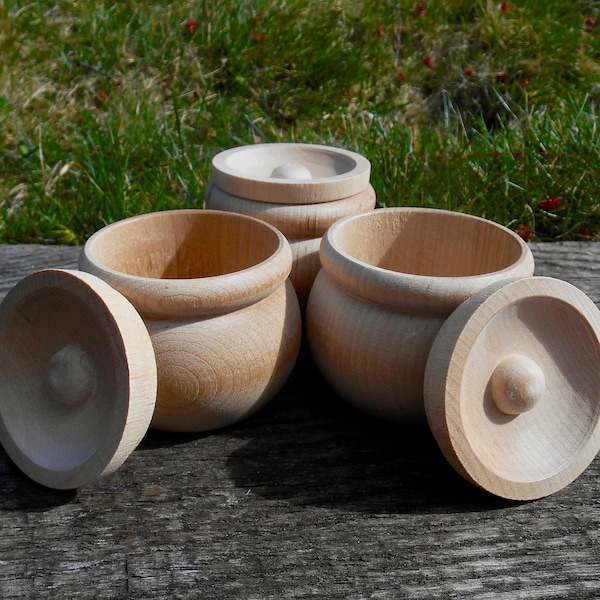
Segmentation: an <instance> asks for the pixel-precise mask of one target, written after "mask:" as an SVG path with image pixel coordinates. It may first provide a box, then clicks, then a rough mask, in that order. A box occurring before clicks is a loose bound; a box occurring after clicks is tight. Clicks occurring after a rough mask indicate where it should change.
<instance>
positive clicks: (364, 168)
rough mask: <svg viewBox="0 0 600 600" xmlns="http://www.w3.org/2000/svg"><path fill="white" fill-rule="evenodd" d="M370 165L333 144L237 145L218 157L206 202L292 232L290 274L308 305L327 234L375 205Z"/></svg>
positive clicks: (216, 157)
mask: <svg viewBox="0 0 600 600" xmlns="http://www.w3.org/2000/svg"><path fill="white" fill-rule="evenodd" d="M370 168H371V166H370V163H369V161H368V160H367V159H366V158H365V157H363V156H361V155H359V154H356V153H355V152H351V151H348V150H343V149H339V148H332V147H328V146H319V145H313V144H285V143H282V144H257V145H251V146H242V147H238V148H232V149H229V150H225V151H224V152H221V153H219V154H217V155H216V156H215V157H214V158H213V163H212V179H211V180H210V182H209V183H208V185H207V187H206V191H205V205H206V207H207V208H209V209H215V210H224V211H229V212H236V213H241V214H246V215H250V216H253V217H256V218H258V219H261V220H263V221H265V222H267V223H270V224H271V225H273V226H274V227H277V228H278V229H279V230H280V231H281V232H282V233H283V234H284V235H285V236H286V238H287V239H288V241H289V243H290V245H291V248H292V256H293V266H292V271H291V273H290V279H291V281H292V283H293V284H294V288H295V290H296V293H297V295H298V299H299V302H300V306H301V308H302V309H304V307H305V305H306V300H307V299H308V294H309V293H310V288H311V286H312V283H313V281H314V278H315V276H316V274H317V272H318V271H319V269H320V268H321V264H320V262H319V245H320V243H321V236H322V235H323V233H324V232H325V231H326V230H327V228H328V227H329V226H330V225H331V224H332V223H334V222H335V221H337V220H338V219H341V218H343V217H345V216H348V215H351V214H357V213H361V212H365V211H367V210H372V209H373V208H374V207H375V204H376V194H375V190H374V189H373V187H372V186H371V185H370V183H369V176H370Z"/></svg>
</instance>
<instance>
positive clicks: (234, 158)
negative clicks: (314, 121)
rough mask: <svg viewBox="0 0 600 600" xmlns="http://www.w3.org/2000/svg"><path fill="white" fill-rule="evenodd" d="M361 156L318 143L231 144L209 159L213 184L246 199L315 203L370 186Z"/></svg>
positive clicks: (348, 194)
mask: <svg viewBox="0 0 600 600" xmlns="http://www.w3.org/2000/svg"><path fill="white" fill-rule="evenodd" d="M370 173H371V163H370V162H369V161H368V160H367V159H366V158H365V157H364V156H362V155H360V154H357V153H356V152H352V151H350V150H345V149H342V148H334V147H330V146H320V145H317V144H294V143H268V144H252V145H248V146H240V147H237V148H230V149H229V150H224V151H223V152H220V153H219V154H217V155H216V156H215V157H214V158H213V160H212V177H213V182H214V184H215V185H216V186H217V187H218V188H219V189H221V190H223V191H224V192H227V193H229V194H233V195H234V196H238V197H240V198H245V199H247V200H258V201H261V202H274V203H278V204H316V203H319V202H330V201H332V200H341V199H342V198H348V197H350V196H354V195H355V194H358V193H359V192H362V191H363V190H364V189H365V188H366V187H367V185H368V184H369V177H370Z"/></svg>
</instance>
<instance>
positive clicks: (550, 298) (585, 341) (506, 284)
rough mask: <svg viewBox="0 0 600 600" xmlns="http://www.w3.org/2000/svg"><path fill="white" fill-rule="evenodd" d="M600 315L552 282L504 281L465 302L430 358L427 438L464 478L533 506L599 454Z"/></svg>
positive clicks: (568, 286)
mask: <svg viewBox="0 0 600 600" xmlns="http://www.w3.org/2000/svg"><path fill="white" fill-rule="evenodd" d="M598 390H600V311H599V310H598V309H597V307H596V306H595V305H594V303H593V302H592V301H591V300H590V299H589V298H588V297H587V296H586V295H585V294H584V293H583V292H581V291H580V290H578V289H577V288H576V287H574V286H572V285H571V284H569V283H566V282H564V281H560V280H557V279H552V278H548V277H529V278H523V279H517V280H508V281H500V282H498V283H495V284H492V285H490V286H489V287H487V288H485V289H484V290H482V291H481V292H479V293H478V294H476V295H475V296H472V297H471V298H470V299H468V300H467V301H465V302H464V303H463V304H461V305H460V306H459V307H458V308H457V309H456V310H455V311H454V312H453V313H452V315H451V316H450V317H449V318H448V319H447V320H446V322H445V323H444V325H443V326H442V328H441V330H440V332H439V334H438V336H437V338H436V340H435V342H434V344H433V346H432V348H431V351H430V354H429V359H428V362H427V368H426V372H425V386H424V399H425V409H426V413H427V418H428V420H429V424H430V427H431V430H432V432H433V434H434V436H435V438H436V440H437V442H438V444H439V446H440V448H441V450H442V452H443V453H444V455H445V456H446V458H447V459H448V461H449V462H450V463H451V464H452V466H453V467H454V468H455V469H456V470H457V471H458V472H459V473H460V474H461V475H463V476H464V477H465V478H466V479H468V480H469V481H471V482H473V483H475V484H477V485H478V486H480V487H482V488H483V489H485V490H487V491H489V492H491V493H493V494H495V495H497V496H501V497H504V498H508V499H513V500H532V499H535V498H540V497H543V496H547V495H549V494H551V493H554V492H556V491H558V490H559V489H561V488H562V487H564V486H566V485H567V484H569V483H570V482H572V481H573V480H574V479H575V478H576V477H578V476H579V475H580V474H581V473H582V472H583V471H584V470H585V468H586V467H587V466H588V465H589V463H590V462H591V461H592V460H593V459H594V457H595V456H596V454H597V453H598V451H599V450H600V418H599V417H600V396H599V395H598Z"/></svg>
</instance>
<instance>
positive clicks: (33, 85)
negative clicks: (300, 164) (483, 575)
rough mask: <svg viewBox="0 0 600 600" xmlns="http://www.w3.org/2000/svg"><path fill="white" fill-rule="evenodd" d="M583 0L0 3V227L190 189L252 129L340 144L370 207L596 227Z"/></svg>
mask: <svg viewBox="0 0 600 600" xmlns="http://www.w3.org/2000/svg"><path fill="white" fill-rule="evenodd" d="M598 13H599V8H598V7H597V3H596V2H592V1H588V2H583V1H581V2H552V3H548V2H543V1H541V0H524V1H522V2H509V3H506V2H495V1H494V2H493V1H487V0H476V1H475V2H473V1H469V2H467V1H466V0H454V1H451V2H441V1H438V2H433V1H430V2H420V3H419V2H412V1H398V2H391V1H390V2H375V1H374V0H367V1H364V2H342V1H338V2H317V1H315V0H288V1H283V0H281V1H279V2H272V3H269V4H263V3H257V2H250V1H245V0H241V1H236V2H233V1H229V0H226V1H222V2H208V1H189V2H177V3H174V2H169V1H162V2H152V3H142V2H133V1H129V0H124V1H120V2H114V1H100V0H81V1H65V0H63V1H60V2H20V1H15V0H4V1H2V0H0V242H46V243H56V242H59V243H69V244H80V243H83V242H84V241H85V239H86V238H87V237H88V236H89V235H90V234H91V233H93V232H94V231H95V230H96V229H98V228H99V227H101V226H103V225H104V224H105V223H108V222H112V221H115V220H118V219H121V218H123V217H126V216H129V215H132V214H137V213H141V212H148V211H152V210H162V209H168V208H177V207H200V206H202V205H203V196H204V188H205V185H206V183H207V181H208V179H209V178H210V162H211V159H212V157H213V156H214V155H215V154H216V153H218V152H220V151H221V150H224V149H227V148H230V147H232V146H237V145H241V144H251V143H258V142H288V141H296V142H309V143H320V144H328V145H333V146H339V147H344V148H348V149H351V150H355V151H357V152H360V153H362V154H364V155H365V156H366V157H367V158H368V159H369V160H370V161H371V163H372V175H371V181H372V183H373V186H374V188H375V190H376V192H377V196H378V200H379V203H380V204H381V205H387V206H394V205H418V206H432V207H443V208H448V209H451V210H457V211H463V212H469V213H472V214H477V215H481V216H484V217H486V218H490V219H493V220H495V221H498V222H500V223H502V224H505V225H507V226H509V227H511V228H513V229H515V230H517V229H518V230H519V232H521V233H522V234H523V235H524V236H525V237H529V238H531V239H534V238H535V239H551V240H557V239H595V238H597V237H599V235H600V216H599V215H600V212H599V206H598V200H597V199H598V198H600V189H599V184H598V179H597V175H596V174H597V173H598V172H599V170H600V153H599V141H598V132H597V122H598V117H597V106H598V99H599V98H600V85H599V84H600V69H599V64H598V56H600V41H599V40H600V38H599V37H598V36H599V35H600V28H598V30H597V26H596V19H597V18H598Z"/></svg>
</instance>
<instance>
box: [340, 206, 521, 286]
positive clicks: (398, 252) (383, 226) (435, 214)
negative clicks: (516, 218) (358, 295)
mask: <svg viewBox="0 0 600 600" xmlns="http://www.w3.org/2000/svg"><path fill="white" fill-rule="evenodd" d="M335 239H336V242H337V244H338V246H339V248H340V249H341V250H343V251H344V252H346V253H347V254H349V255H350V256H352V257H354V258H356V259H358V260H360V261H362V262H365V263H367V264H369V265H372V266H376V267H380V268H382V269H387V270H391V271H397V272H400V273H407V274H412V275H424V276H430V277H469V276H477V275H483V274H486V273H493V272H496V271H501V270H503V269H506V268H507V267H510V266H511V265H513V264H514V263H515V262H516V261H517V260H518V259H519V258H520V257H521V256H522V254H523V245H522V243H521V241H520V239H519V238H518V237H517V236H516V234H512V232H510V231H509V230H507V229H505V228H504V227H501V226H499V225H496V224H495V223H493V222H491V221H486V220H483V219H477V218H473V217H469V216H467V215H463V214H459V213H452V212H443V211H435V210H427V209H425V210H415V211H412V210H401V209H398V210H395V209H389V210H374V211H371V212H370V213H365V214H363V215H360V216H359V217H358V218H354V219H351V220H349V221H348V222H346V223H344V224H343V227H340V228H339V229H338V230H337V231H336V238H335Z"/></svg>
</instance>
